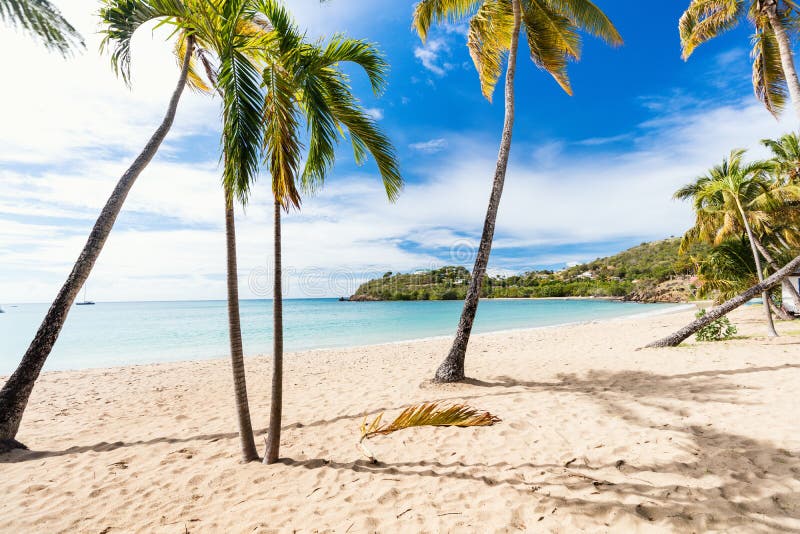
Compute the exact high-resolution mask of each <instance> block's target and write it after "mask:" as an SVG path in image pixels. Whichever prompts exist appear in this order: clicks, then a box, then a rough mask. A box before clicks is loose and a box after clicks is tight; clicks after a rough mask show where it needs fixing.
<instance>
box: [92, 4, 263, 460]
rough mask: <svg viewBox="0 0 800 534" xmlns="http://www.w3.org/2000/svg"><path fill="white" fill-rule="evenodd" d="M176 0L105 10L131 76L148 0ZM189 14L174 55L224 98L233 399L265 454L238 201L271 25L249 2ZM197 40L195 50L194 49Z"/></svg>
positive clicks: (252, 147) (248, 455)
mask: <svg viewBox="0 0 800 534" xmlns="http://www.w3.org/2000/svg"><path fill="white" fill-rule="evenodd" d="M164 1H167V2H172V3H174V1H175V0H147V1H146V2H142V1H141V0H107V2H108V3H107V6H106V8H105V9H104V10H103V12H102V16H103V18H104V21H105V22H106V23H107V24H108V25H109V39H110V40H113V43H114V53H113V56H112V57H114V58H115V60H116V61H118V62H119V66H120V67H121V69H120V70H121V72H122V74H123V76H125V77H126V78H127V75H128V64H129V58H128V54H129V48H130V40H131V37H132V36H133V34H134V33H135V32H136V30H137V29H138V28H139V27H141V26H142V25H143V24H145V23H147V22H149V21H151V20H152V19H153V16H152V15H153V14H151V13H149V12H148V10H147V8H148V7H149V6H148V3H149V2H156V3H160V2H164ZM183 1H184V8H185V9H184V13H183V15H182V16H181V17H177V16H176V17H173V18H171V19H169V20H167V22H169V23H171V24H174V25H176V26H178V28H179V29H180V33H179V35H178V38H177V40H176V46H175V54H176V55H177V57H178V58H179V60H180V61H186V60H189V61H190V63H189V66H190V68H189V83H190V85H191V87H193V88H194V89H196V90H198V91H200V92H203V93H206V94H215V93H216V94H217V95H219V96H220V98H221V101H222V158H221V159H222V161H223V179H222V186H223V192H224V202H225V242H226V257H227V261H226V278H227V298H228V333H229V340H230V350H231V369H232V373H233V384H234V398H235V404H236V414H237V421H238V426H239V438H240V446H241V451H242V458H243V460H244V461H253V460H257V459H258V451H257V450H256V446H255V438H254V435H253V427H252V422H251V418H250V410H249V404H248V397H247V382H246V378H245V367H244V348H243V344H242V329H241V320H240V314H239V280H238V268H237V259H236V227H235V217H234V201H235V199H237V198H238V199H239V200H240V201H241V202H243V203H246V201H247V198H248V194H249V189H250V184H251V183H252V182H253V181H254V179H255V176H256V174H257V173H258V168H259V155H260V153H261V142H262V135H261V132H262V129H261V107H262V102H263V91H262V90H261V68H262V67H263V50H264V48H265V47H266V46H267V42H268V41H269V40H270V39H271V33H270V28H268V27H267V26H266V25H265V23H264V21H263V19H262V18H261V17H259V16H258V15H257V12H256V10H255V7H256V5H255V2H252V1H250V0H228V1H223V0H183ZM189 38H192V39H194V42H195V46H194V49H193V50H189V49H188V48H187V46H186V45H187V42H188V39H189Z"/></svg>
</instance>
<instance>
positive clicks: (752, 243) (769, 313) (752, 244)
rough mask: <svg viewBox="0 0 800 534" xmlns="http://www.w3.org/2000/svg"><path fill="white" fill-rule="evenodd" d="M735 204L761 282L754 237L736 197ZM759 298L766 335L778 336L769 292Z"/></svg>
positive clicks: (762, 279) (762, 276) (762, 273)
mask: <svg viewBox="0 0 800 534" xmlns="http://www.w3.org/2000/svg"><path fill="white" fill-rule="evenodd" d="M736 206H737V207H738V208H739V215H740V216H741V217H742V222H744V229H745V231H747V240H748V241H749V242H750V250H751V251H752V252H753V259H754V260H755V262H756V274H758V282H759V283H762V282H764V271H763V270H762V269H761V257H760V256H759V255H758V250H757V249H756V238H755V236H753V229H752V228H750V222H749V221H748V220H747V215H746V214H745V211H744V208H743V207H742V203H741V202H740V201H739V199H738V198H737V199H736ZM761 298H762V300H763V301H764V313H765V314H766V318H767V335H768V336H769V337H778V332H777V331H776V330H775V323H773V322H772V310H771V309H770V307H769V300H770V297H769V292H768V291H764V292H763V293H762V294H761Z"/></svg>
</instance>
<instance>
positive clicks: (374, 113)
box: [364, 108, 383, 121]
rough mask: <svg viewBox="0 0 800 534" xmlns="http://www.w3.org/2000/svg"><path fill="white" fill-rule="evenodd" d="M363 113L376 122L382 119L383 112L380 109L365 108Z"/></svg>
mask: <svg viewBox="0 0 800 534" xmlns="http://www.w3.org/2000/svg"><path fill="white" fill-rule="evenodd" d="M364 111H365V112H366V114H367V115H369V116H370V117H372V118H373V119H374V120H376V121H379V120H382V119H383V110H382V109H381V108H366V109H365V110H364Z"/></svg>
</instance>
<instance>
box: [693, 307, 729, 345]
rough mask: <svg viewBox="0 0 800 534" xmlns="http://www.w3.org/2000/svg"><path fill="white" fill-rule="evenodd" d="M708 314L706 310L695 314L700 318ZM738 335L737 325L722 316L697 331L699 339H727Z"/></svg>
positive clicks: (696, 335)
mask: <svg viewBox="0 0 800 534" xmlns="http://www.w3.org/2000/svg"><path fill="white" fill-rule="evenodd" d="M705 315H706V310H700V311H699V312H697V313H696V314H695V317H697V318H698V319H699V318H701V317H704V316H705ZM735 335H736V327H735V326H734V325H732V324H731V321H730V320H729V319H728V318H727V317H726V316H722V317H720V318H719V319H717V320H716V321H714V322H713V323H710V324H708V325H706V326H704V327H703V328H701V329H700V330H698V331H697V334H695V337H696V338H697V341H725V340H726V339H731V338H732V337H733V336H735Z"/></svg>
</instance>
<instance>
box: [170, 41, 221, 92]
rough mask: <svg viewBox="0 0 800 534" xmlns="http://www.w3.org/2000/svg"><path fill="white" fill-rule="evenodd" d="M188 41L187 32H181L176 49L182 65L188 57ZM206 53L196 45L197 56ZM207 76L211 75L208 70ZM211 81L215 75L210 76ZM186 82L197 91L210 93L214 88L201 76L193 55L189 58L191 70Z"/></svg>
mask: <svg viewBox="0 0 800 534" xmlns="http://www.w3.org/2000/svg"><path fill="white" fill-rule="evenodd" d="M186 41H187V36H186V34H185V33H181V35H179V36H178V38H177V39H176V40H175V50H174V52H175V57H176V58H177V60H178V63H179V64H181V65H182V64H183V61H184V60H185V58H186ZM206 53H207V52H206V51H204V50H202V49H201V48H200V47H195V52H194V54H195V55H196V56H202V55H203V54H206ZM206 70H208V69H206ZM207 76H209V73H208V72H207ZM209 81H210V82H211V83H214V81H215V77H213V78H212V77H210V78H209ZM186 84H187V85H188V86H189V87H190V88H191V89H194V90H195V91H199V92H201V93H206V94H210V93H212V91H213V90H212V88H211V87H210V86H209V85H208V84H207V83H206V81H205V80H204V79H203V77H202V76H200V73H199V72H198V70H197V61H196V59H195V57H192V58H191V59H190V60H189V72H188V74H187V76H186Z"/></svg>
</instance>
